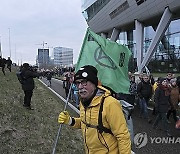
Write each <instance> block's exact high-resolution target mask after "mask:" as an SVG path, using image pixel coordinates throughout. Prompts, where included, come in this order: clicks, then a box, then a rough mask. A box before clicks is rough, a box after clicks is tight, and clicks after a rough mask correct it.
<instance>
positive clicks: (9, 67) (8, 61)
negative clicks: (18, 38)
mask: <svg viewBox="0 0 180 154" xmlns="http://www.w3.org/2000/svg"><path fill="white" fill-rule="evenodd" d="M6 64H7V68H8V69H9V71H10V72H11V65H12V60H11V59H10V57H8V59H7V60H6Z"/></svg>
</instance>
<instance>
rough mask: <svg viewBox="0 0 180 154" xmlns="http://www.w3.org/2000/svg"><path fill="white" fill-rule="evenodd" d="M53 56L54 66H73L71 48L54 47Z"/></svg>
mask: <svg viewBox="0 0 180 154" xmlns="http://www.w3.org/2000/svg"><path fill="white" fill-rule="evenodd" d="M53 56H54V65H55V66H59V67H60V66H71V65H73V49H71V48H65V47H55V48H54V55H53Z"/></svg>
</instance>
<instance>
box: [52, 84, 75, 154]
mask: <svg viewBox="0 0 180 154" xmlns="http://www.w3.org/2000/svg"><path fill="white" fill-rule="evenodd" d="M71 89H72V83H71V86H70V88H69V93H68V96H67V99H66V102H65V106H64V110H63V111H65V110H66V108H67V105H68V101H69V97H70V94H71ZM61 129H62V124H60V125H59V129H58V133H57V136H56V140H55V143H54V147H53V152H52V154H55V153H56V146H57V143H58V139H59V136H60V133H61Z"/></svg>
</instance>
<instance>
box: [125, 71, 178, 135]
mask: <svg viewBox="0 0 180 154" xmlns="http://www.w3.org/2000/svg"><path fill="white" fill-rule="evenodd" d="M129 78H130V97H128V98H129V99H128V100H127V101H128V102H129V103H131V101H132V102H135V104H137V105H138V106H139V108H140V113H139V117H140V118H144V119H147V121H148V122H149V123H152V125H153V128H154V129H157V128H158V126H159V125H158V124H159V122H160V121H162V128H163V130H164V131H165V133H166V135H167V136H172V135H171V131H170V129H169V128H170V127H169V124H170V123H172V122H173V121H172V118H171V115H172V117H173V120H174V122H175V123H176V128H179V123H180V77H175V74H172V73H168V74H167V76H165V77H157V79H155V78H154V77H153V76H152V75H147V74H146V73H141V74H140V75H139V76H138V78H137V79H136V80H135V76H134V75H133V74H131V73H129ZM133 104H134V103H133ZM148 106H149V107H152V108H153V114H154V115H155V116H156V118H155V120H154V121H152V119H151V118H150V113H148Z"/></svg>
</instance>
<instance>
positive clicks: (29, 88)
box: [21, 63, 41, 109]
mask: <svg viewBox="0 0 180 154" xmlns="http://www.w3.org/2000/svg"><path fill="white" fill-rule="evenodd" d="M21 75H22V78H23V83H22V89H23V91H24V105H23V106H24V107H26V108H27V109H32V108H31V97H32V94H33V89H34V87H35V84H34V79H33V78H36V77H39V76H40V75H41V74H40V73H37V72H35V71H33V70H32V68H31V67H30V66H29V64H28V63H24V64H23V66H22V70H21Z"/></svg>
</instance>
